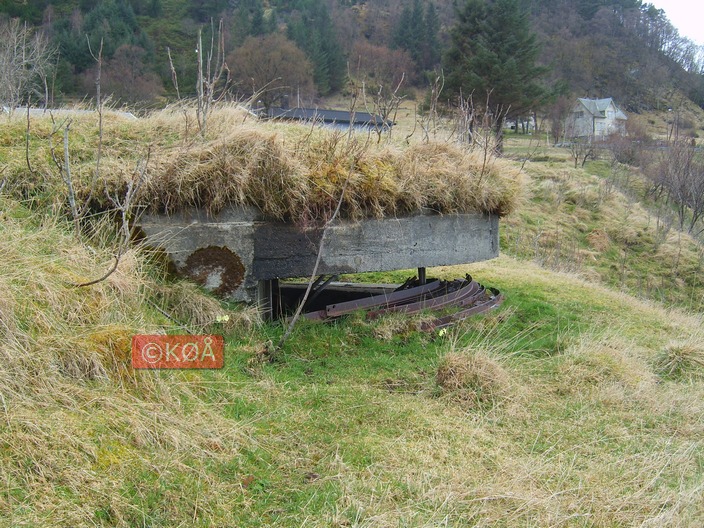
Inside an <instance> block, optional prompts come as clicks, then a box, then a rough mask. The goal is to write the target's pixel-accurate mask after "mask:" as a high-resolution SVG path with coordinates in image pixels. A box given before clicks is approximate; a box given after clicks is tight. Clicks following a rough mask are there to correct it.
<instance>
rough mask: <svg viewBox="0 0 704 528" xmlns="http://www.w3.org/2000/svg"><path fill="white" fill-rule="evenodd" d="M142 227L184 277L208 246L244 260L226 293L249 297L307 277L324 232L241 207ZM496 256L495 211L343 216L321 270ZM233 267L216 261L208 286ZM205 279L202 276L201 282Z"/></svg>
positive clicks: (157, 219)
mask: <svg viewBox="0 0 704 528" xmlns="http://www.w3.org/2000/svg"><path fill="white" fill-rule="evenodd" d="M141 227H142V229H143V230H144V232H145V234H146V237H147V241H148V243H149V244H150V245H153V246H158V247H161V248H163V249H164V250H165V251H166V252H167V253H168V254H169V255H170V257H171V258H172V260H173V262H174V264H175V266H176V269H177V270H179V272H181V273H184V274H185V275H191V276H192V273H191V271H192V270H188V269H187V262H188V261H189V257H192V255H194V254H196V253H197V252H202V251H204V250H206V249H208V248H211V249H218V250H220V251H221V252H222V251H225V252H226V253H227V254H228V255H229V256H228V259H230V260H229V261H228V262H231V263H232V265H239V264H240V263H241V266H242V267H243V269H244V273H243V276H242V279H241V283H239V284H238V287H237V288H236V289H231V290H227V293H226V296H227V297H230V298H233V299H236V300H245V301H254V300H256V299H257V298H258V294H257V287H258V284H259V282H260V281H266V280H269V279H276V278H285V277H299V276H307V275H309V274H310V273H311V272H312V270H313V266H314V263H315V259H316V257H317V251H318V247H319V245H320V239H321V237H322V230H320V229H308V230H303V229H301V228H299V227H297V226H294V225H291V224H286V223H283V222H272V221H266V220H262V219H261V216H260V215H259V213H258V211H256V210H254V209H248V208H241V207H237V208H235V207H233V208H230V209H227V210H225V211H223V212H222V213H220V214H219V215H217V216H216V217H208V216H206V215H205V214H204V213H202V212H200V211H196V210H192V211H185V212H183V213H180V214H178V215H174V216H165V215H157V216H154V215H152V216H147V217H144V218H143V219H142V221H141ZM221 248H226V249H221ZM498 254H499V221H498V217H497V216H495V215H488V214H483V213H469V214H450V215H438V214H418V215H414V216H406V217H399V218H385V219H365V220H361V221H358V222H352V221H346V220H343V221H339V222H336V223H335V224H334V225H333V226H330V227H329V228H328V231H327V233H326V235H325V243H324V248H323V253H322V256H321V263H320V266H319V269H318V272H319V273H320V274H333V273H361V272H367V271H390V270H397V269H409V268H417V267H431V266H446V265H454V264H467V263H472V262H478V261H483V260H489V259H492V258H495V257H497V256H498ZM201 260H202V259H201ZM215 260H217V259H213V261H214V262H215ZM228 266H230V267H231V264H229V263H225V264H222V261H221V260H217V263H214V264H213V269H212V270H208V271H207V274H206V275H207V279H205V284H204V285H206V287H211V288H212V287H214V286H217V285H218V284H219V282H218V281H219V280H220V279H219V275H218V274H222V273H224V272H226V271H227V270H226V269H225V268H227V267H228ZM221 268H222V269H221ZM203 276H204V275H203V274H202V273H201V274H200V275H199V280H201V281H202V280H203ZM221 293H222V292H221Z"/></svg>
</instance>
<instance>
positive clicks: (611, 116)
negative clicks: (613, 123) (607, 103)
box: [606, 110, 614, 119]
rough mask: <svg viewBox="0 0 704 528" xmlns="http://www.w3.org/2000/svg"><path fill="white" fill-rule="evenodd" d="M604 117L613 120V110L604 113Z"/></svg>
mask: <svg viewBox="0 0 704 528" xmlns="http://www.w3.org/2000/svg"><path fill="white" fill-rule="evenodd" d="M606 117H608V118H609V119H613V118H614V112H613V110H609V111H608V112H606Z"/></svg>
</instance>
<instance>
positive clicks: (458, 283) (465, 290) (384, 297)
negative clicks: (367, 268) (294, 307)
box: [305, 275, 503, 331]
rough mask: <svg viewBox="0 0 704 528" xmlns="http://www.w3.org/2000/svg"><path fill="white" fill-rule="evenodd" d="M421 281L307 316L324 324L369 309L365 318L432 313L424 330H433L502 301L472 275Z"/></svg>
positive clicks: (483, 310) (411, 282)
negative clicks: (446, 279)
mask: <svg viewBox="0 0 704 528" xmlns="http://www.w3.org/2000/svg"><path fill="white" fill-rule="evenodd" d="M420 282H421V281H420V280H419V279H418V278H415V277H414V278H413V279H409V280H407V281H406V282H405V283H404V284H403V285H401V286H400V287H399V288H398V289H397V290H396V291H394V292H392V293H388V294H380V295H374V296H370V297H364V298H361V299H357V300H353V301H347V302H340V303H333V304H329V305H327V306H325V308H323V309H320V310H315V311H312V312H308V313H307V314H305V317H306V318H308V319H311V320H319V321H322V320H328V319H334V318H336V317H340V316H343V315H346V314H350V313H353V312H356V311H359V310H366V311H367V314H366V317H367V318H369V319H373V318H376V317H379V316H381V315H383V314H388V313H406V314H413V313H419V312H422V311H430V312H432V313H436V314H437V316H436V317H435V319H432V320H430V321H425V322H423V324H422V325H421V329H422V330H424V331H432V330H435V329H440V328H444V327H447V326H449V325H451V324H454V323H456V322H458V321H461V320H463V319H466V318H467V317H470V316H472V315H475V314H478V313H481V312H485V311H487V310H491V309H492V308H495V307H497V306H499V305H500V304H501V303H502V302H503V296H502V295H501V294H500V292H499V291H498V290H496V289H494V288H485V287H484V286H482V285H481V284H479V283H478V282H476V281H475V280H473V279H472V277H471V276H470V275H467V276H466V277H465V278H464V279H455V280H452V281H445V280H436V279H429V280H428V281H427V282H426V283H425V284H420Z"/></svg>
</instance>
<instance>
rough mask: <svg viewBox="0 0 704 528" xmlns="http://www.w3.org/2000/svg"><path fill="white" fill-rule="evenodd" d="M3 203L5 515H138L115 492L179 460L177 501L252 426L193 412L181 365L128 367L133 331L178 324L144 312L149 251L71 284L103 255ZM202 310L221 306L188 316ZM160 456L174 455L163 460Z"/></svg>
mask: <svg viewBox="0 0 704 528" xmlns="http://www.w3.org/2000/svg"><path fill="white" fill-rule="evenodd" d="M0 210H2V215H3V218H2V222H0V446H2V448H1V450H0V451H1V454H0V473H1V474H2V480H3V492H2V493H0V518H2V519H3V520H4V521H8V520H9V523H10V525H15V521H16V522H17V523H25V524H29V525H33V526H50V525H60V524H61V525H71V526H84V525H86V523H87V520H88V519H94V520H96V519H100V516H101V515H103V514H102V513H100V512H104V514H105V515H107V516H108V517H109V518H110V519H111V524H114V525H122V526H130V525H135V523H138V522H141V521H140V519H141V518H142V514H141V513H140V512H139V511H138V510H135V504H136V503H135V500H134V499H129V498H128V497H126V496H124V495H122V494H121V493H123V494H124V493H125V492H126V490H127V489H128V487H129V486H130V485H131V484H130V483H137V485H139V484H138V483H139V482H140V480H141V479H142V478H145V476H147V475H154V474H155V473H154V472H155V471H156V475H158V478H163V479H166V480H173V479H172V478H171V477H170V476H169V475H170V472H171V471H172V469H173V468H176V467H178V468H179V473H180V474H181V476H180V477H179V480H178V481H176V482H173V484H172V485H173V486H174V490H175V491H174V494H175V496H174V500H175V501H177V500H180V498H179V497H178V495H180V494H183V495H184V496H185V495H186V493H185V491H184V490H181V491H178V490H179V489H180V487H181V486H191V485H195V483H196V482H197V481H198V480H199V479H200V476H201V475H202V471H203V468H204V466H205V465H206V464H208V463H210V462H209V461H211V460H213V459H218V457H224V456H226V455H225V453H233V452H236V451H237V450H238V449H239V448H240V447H241V446H242V445H243V443H246V442H247V432H246V429H245V428H244V427H238V428H234V427H233V424H232V423H231V422H229V421H227V420H226V419H224V418H223V417H222V416H221V415H220V414H218V413H217V412H216V409H213V408H208V407H200V408H198V409H196V410H190V411H186V410H185V409H184V408H183V406H182V402H183V401H186V400H188V399H189V398H192V399H195V398H197V397H198V396H197V394H195V392H194V389H193V388H192V386H191V385H190V384H188V383H184V382H183V381H185V380H187V376H186V374H184V375H183V377H181V378H179V376H174V377H172V379H171V380H169V379H168V376H167V377H162V376H159V375H158V374H155V373H153V372H136V371H134V370H132V368H131V365H130V348H131V338H132V335H134V334H136V333H162V332H164V330H165V329H166V328H169V327H170V328H173V327H172V326H171V324H170V323H169V322H168V321H165V320H164V319H163V318H162V317H161V316H160V315H158V314H155V315H150V314H149V313H150V311H149V310H148V309H145V306H146V305H147V304H146V303H147V296H148V294H149V292H150V291H152V290H153V289H154V285H153V283H152V282H151V280H150V279H149V278H148V277H147V275H146V274H145V272H144V270H143V264H144V260H145V259H144V256H143V255H141V254H139V253H137V252H134V251H132V252H129V253H127V254H126V255H124V256H123V258H122V261H121V264H120V266H119V267H118V270H117V272H115V273H114V274H113V275H111V276H110V277H109V279H108V280H106V281H103V282H101V283H99V284H96V285H94V286H91V287H88V288H76V287H74V286H73V284H74V283H75V282H77V281H84V280H86V279H90V278H94V277H97V276H100V275H101V274H102V273H103V272H104V271H105V268H106V267H108V266H109V265H110V255H109V254H108V252H107V251H105V252H103V251H100V250H95V249H88V248H86V247H85V246H82V245H80V244H77V243H76V240H75V238H74V237H72V236H70V235H68V234H67V233H66V231H65V230H64V228H63V227H62V226H61V225H60V224H56V223H54V222H52V221H47V220H46V219H42V217H41V216H39V215H37V216H33V215H31V214H29V213H28V212H27V211H26V210H25V209H24V208H22V207H20V206H18V205H17V204H15V203H13V202H10V201H8V200H5V199H2V198H0ZM192 294H194V292H190V293H189V295H192ZM178 295H179V294H178V293H177V294H174V295H173V297H174V298H178ZM189 300H190V299H189ZM205 312H208V314H210V313H211V312H213V307H212V306H201V307H196V308H195V309H193V312H192V313H191V315H192V316H193V317H194V318H196V319H198V318H200V319H203V320H205V319H206V318H207V317H206V315H204V314H205ZM223 312H224V310H223V309H222V308H221V309H220V311H219V313H223ZM225 313H229V312H225ZM159 459H162V460H168V461H169V463H168V465H164V466H161V467H159V468H157V469H155V466H154V462H155V461H156V460H159ZM169 467H171V468H172V469H169ZM184 471H185V473H183V472H184ZM201 489H207V490H208V493H212V494H213V496H214V497H218V496H219V494H220V493H221V492H222V490H223V489H224V488H223V486H222V485H220V487H219V488H218V485H216V484H214V483H213V482H212V480H209V481H208V482H206V483H204V484H203V487H202V488H201ZM120 490H121V491H120ZM138 502H139V501H138ZM174 504H175V503H174ZM216 504H217V501H215V502H213V503H211V504H210V506H208V507H207V508H206V509H207V510H209V509H211V508H214V507H215V505H216ZM30 505H31V507H29V506H30ZM211 513H212V512H211ZM0 524H3V522H2V521H0Z"/></svg>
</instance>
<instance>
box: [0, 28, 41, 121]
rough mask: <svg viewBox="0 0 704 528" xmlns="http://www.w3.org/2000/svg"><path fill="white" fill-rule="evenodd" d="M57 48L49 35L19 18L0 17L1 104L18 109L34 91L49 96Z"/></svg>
mask: <svg viewBox="0 0 704 528" xmlns="http://www.w3.org/2000/svg"><path fill="white" fill-rule="evenodd" d="M54 57H55V50H54V48H53V47H52V46H51V44H50V43H49V39H48V37H47V36H46V35H45V34H44V33H42V32H35V31H34V30H33V29H32V28H30V27H28V26H27V24H26V23H22V22H20V21H19V19H12V20H9V21H6V20H0V104H3V105H6V106H7V107H8V108H9V109H10V110H12V109H14V108H16V107H17V106H18V105H19V103H20V102H21V101H23V100H25V99H26V98H27V97H28V96H29V95H30V94H32V93H39V94H41V95H40V97H42V98H43V99H44V102H45V103H46V101H47V100H48V99H49V87H48V82H47V79H48V78H49V77H50V75H51V71H52V69H53V67H54Z"/></svg>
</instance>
